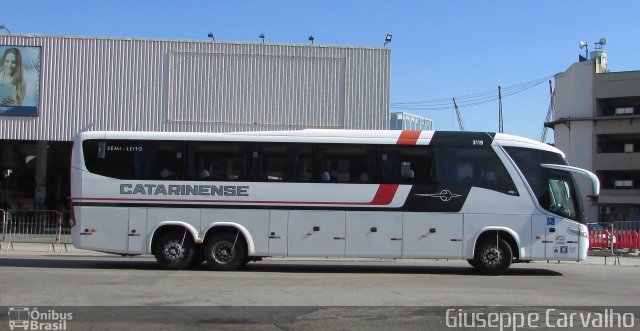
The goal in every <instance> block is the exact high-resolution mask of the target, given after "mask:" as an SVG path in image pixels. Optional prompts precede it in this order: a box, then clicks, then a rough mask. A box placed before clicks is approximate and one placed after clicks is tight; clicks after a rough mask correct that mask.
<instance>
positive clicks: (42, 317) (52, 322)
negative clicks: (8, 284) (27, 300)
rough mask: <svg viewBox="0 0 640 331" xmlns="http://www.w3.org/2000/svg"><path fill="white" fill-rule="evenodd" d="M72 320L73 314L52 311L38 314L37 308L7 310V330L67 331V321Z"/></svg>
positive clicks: (12, 308)
mask: <svg viewBox="0 0 640 331" xmlns="http://www.w3.org/2000/svg"><path fill="white" fill-rule="evenodd" d="M72 319H73V313H59V312H57V311H55V310H53V309H48V310H47V311H43V312H40V311H38V308H33V309H29V308H28V307H11V308H9V329H11V330H54V331H61V330H66V329H67V321H71V320H72Z"/></svg>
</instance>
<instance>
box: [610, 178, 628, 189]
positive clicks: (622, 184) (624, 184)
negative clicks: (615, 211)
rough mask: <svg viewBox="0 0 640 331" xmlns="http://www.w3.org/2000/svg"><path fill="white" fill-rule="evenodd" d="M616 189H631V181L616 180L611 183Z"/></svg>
mask: <svg viewBox="0 0 640 331" xmlns="http://www.w3.org/2000/svg"><path fill="white" fill-rule="evenodd" d="M613 187H614V188H616V189H633V180H616V181H614V183H613Z"/></svg>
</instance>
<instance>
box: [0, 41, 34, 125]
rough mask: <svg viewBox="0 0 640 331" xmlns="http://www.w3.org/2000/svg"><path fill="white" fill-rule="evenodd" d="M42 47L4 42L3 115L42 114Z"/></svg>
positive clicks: (0, 101)
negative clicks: (40, 112)
mask: <svg viewBox="0 0 640 331" xmlns="http://www.w3.org/2000/svg"><path fill="white" fill-rule="evenodd" d="M40 53H41V48H40V47H20V46H11V45H0V54H1V55H2V66H1V67H0V116H38V105H39V104H40V79H41V75H40V72H41V71H40Z"/></svg>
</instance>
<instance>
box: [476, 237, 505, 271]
mask: <svg viewBox="0 0 640 331" xmlns="http://www.w3.org/2000/svg"><path fill="white" fill-rule="evenodd" d="M512 259H513V252H512V251H511V246H509V243H507V241H506V240H504V239H502V238H498V239H496V238H487V239H485V240H483V241H482V242H480V244H479V245H478V247H477V249H476V254H475V257H474V263H473V264H472V265H473V266H474V267H476V268H477V269H478V270H479V271H481V272H483V273H486V274H490V275H499V274H502V273H503V272H505V271H506V270H507V269H508V268H509V266H510V265H511V261H512Z"/></svg>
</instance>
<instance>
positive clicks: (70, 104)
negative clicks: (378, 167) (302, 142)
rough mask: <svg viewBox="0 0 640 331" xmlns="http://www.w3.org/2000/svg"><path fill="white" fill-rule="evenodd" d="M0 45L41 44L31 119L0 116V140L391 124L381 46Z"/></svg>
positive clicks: (101, 41)
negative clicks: (83, 133)
mask: <svg viewBox="0 0 640 331" xmlns="http://www.w3.org/2000/svg"><path fill="white" fill-rule="evenodd" d="M0 44H1V45H15V46H40V47H42V58H41V68H42V75H41V91H40V106H39V116H38V117H13V116H0V139H21V140H62V141H64V140H72V139H73V137H74V136H75V134H76V133H78V132H80V131H82V130H137V131H194V132H229V131H250V130H281V129H301V128H308V127H314V128H346V129H388V127H389V80H390V58H389V57H390V53H389V52H390V51H389V50H388V49H386V48H363V47H328V46H318V45H281V44H261V43H255V44H254V43H251V44H249V43H246V44H241V43H222V42H204V41H172V40H130V39H108V38H70V37H46V36H25V35H22V36H18V35H1V36H0Z"/></svg>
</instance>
